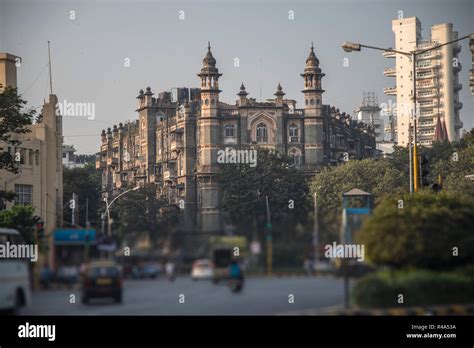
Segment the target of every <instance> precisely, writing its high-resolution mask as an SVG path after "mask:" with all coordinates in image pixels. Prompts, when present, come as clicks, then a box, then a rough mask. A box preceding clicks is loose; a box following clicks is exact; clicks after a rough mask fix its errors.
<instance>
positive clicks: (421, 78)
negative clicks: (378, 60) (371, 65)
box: [383, 17, 463, 146]
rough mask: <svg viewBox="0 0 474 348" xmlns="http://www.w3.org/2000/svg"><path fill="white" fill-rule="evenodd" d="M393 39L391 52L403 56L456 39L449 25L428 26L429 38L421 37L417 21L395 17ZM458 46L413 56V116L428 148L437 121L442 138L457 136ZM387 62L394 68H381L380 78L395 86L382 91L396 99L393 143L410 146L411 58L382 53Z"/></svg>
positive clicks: (411, 105) (421, 140)
mask: <svg viewBox="0 0 474 348" xmlns="http://www.w3.org/2000/svg"><path fill="white" fill-rule="evenodd" d="M392 31H393V33H394V35H395V45H394V49H395V50H398V51H402V52H415V51H421V50H425V49H429V48H430V47H434V46H436V45H438V44H442V43H445V42H448V41H451V40H454V39H456V38H457V37H458V33H457V32H456V31H454V30H453V25H452V24H451V23H443V24H436V25H433V26H432V27H431V33H430V34H431V35H430V38H429V39H423V38H422V37H421V22H420V20H419V19H418V18H417V17H410V18H404V19H395V20H393V21H392ZM460 51H461V46H460V45H459V44H458V43H454V44H451V45H446V46H443V47H440V48H437V49H433V50H429V51H427V52H425V53H422V54H420V55H418V56H417V58H416V83H417V84H416V93H417V94H416V96H417V115H418V129H417V135H418V141H419V143H420V144H421V145H425V146H430V145H431V143H432V142H433V141H434V140H435V138H436V125H437V124H438V119H440V124H442V125H443V127H444V128H445V133H446V134H447V140H449V141H455V140H458V139H459V137H460V129H461V128H462V125H463V123H462V122H461V119H460V116H459V111H460V110H461V109H462V106H463V105H462V103H461V102H460V101H459V91H460V90H461V88H462V85H461V84H460V83H459V72H460V71H461V63H460V62H459V59H458V54H459V52H460ZM383 54H384V56H385V57H386V58H394V59H395V66H394V67H390V68H385V69H384V75H385V76H387V77H395V85H394V86H392V87H387V88H384V93H385V94H387V95H389V96H394V97H396V103H397V106H396V115H397V127H396V129H397V139H398V145H400V146H406V145H407V144H408V142H409V136H410V135H409V130H410V125H412V124H413V90H414V83H413V76H412V75H413V72H412V70H413V63H412V61H411V58H410V57H408V56H405V55H402V54H398V53H394V52H388V51H386V52H384V53H383Z"/></svg>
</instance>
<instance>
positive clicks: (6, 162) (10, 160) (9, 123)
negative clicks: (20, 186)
mask: <svg viewBox="0 0 474 348" xmlns="http://www.w3.org/2000/svg"><path fill="white" fill-rule="evenodd" d="M25 104H26V101H24V100H23V99H21V96H20V95H18V91H17V89H16V88H12V87H9V86H8V87H6V88H5V89H4V90H3V92H2V93H0V142H3V143H5V144H6V145H7V146H11V147H13V148H14V147H15V146H19V145H20V144H21V142H20V141H19V140H17V139H14V137H12V135H13V134H21V133H28V132H30V130H29V129H28V126H29V125H30V124H31V123H32V122H33V117H34V115H35V113H36V112H35V111H34V110H29V111H26V112H25V111H23V110H22V109H23V107H24V105H25ZM19 163H20V162H19V161H18V158H17V156H16V155H15V154H14V153H11V152H10V151H2V152H0V170H2V169H3V170H6V171H9V172H12V173H14V174H17V173H18V172H19ZM14 198H15V193H14V192H8V191H5V190H1V189H0V209H4V204H5V201H12V200H13V199H14Z"/></svg>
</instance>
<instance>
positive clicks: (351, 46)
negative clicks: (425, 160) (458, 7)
mask: <svg viewBox="0 0 474 348" xmlns="http://www.w3.org/2000/svg"><path fill="white" fill-rule="evenodd" d="M468 38H471V40H472V39H473V38H474V34H470V35H466V36H463V37H461V38H458V39H456V40H452V41H448V42H445V43H443V44H439V45H436V46H433V47H431V48H426V49H423V50H416V49H415V50H414V51H411V52H403V51H398V50H394V49H391V48H381V47H376V46H368V45H363V44H359V43H354V42H348V41H344V42H343V43H342V49H343V50H344V51H346V52H352V51H357V52H359V51H361V49H362V47H363V48H369V49H373V50H378V51H384V52H394V53H398V54H402V55H404V56H406V57H408V58H410V59H411V61H412V76H413V154H410V155H409V156H410V161H411V160H412V157H411V156H413V160H412V161H411V162H412V165H413V170H411V169H412V167H411V165H410V192H412V190H414V191H415V192H417V191H418V188H419V184H420V183H419V180H420V179H419V168H418V157H417V142H418V139H417V129H416V126H417V125H416V121H417V108H416V102H417V101H416V57H417V56H418V55H420V54H423V53H426V52H429V51H432V50H435V49H438V48H440V47H443V46H446V45H449V44H452V43H455V42H458V41H461V40H464V39H468ZM408 142H409V145H408V146H409V149H410V152H411V147H412V145H411V138H410V139H409V141H408ZM411 173H413V174H411ZM412 175H413V179H412ZM412 183H413V187H412Z"/></svg>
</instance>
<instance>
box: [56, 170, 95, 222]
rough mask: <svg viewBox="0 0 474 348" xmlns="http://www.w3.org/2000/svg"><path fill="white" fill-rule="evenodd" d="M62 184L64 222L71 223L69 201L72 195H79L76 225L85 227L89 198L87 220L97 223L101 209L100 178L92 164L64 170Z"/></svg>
mask: <svg viewBox="0 0 474 348" xmlns="http://www.w3.org/2000/svg"><path fill="white" fill-rule="evenodd" d="M63 183H64V187H63V197H64V203H65V209H64V211H63V218H64V221H66V222H69V221H71V213H72V212H71V209H70V208H69V201H70V200H71V199H72V194H73V193H76V194H78V195H79V221H78V222H76V224H78V225H80V226H86V205H87V204H86V202H87V198H89V220H90V221H92V222H93V221H96V222H98V220H99V219H98V211H99V208H100V207H101V200H100V196H101V195H100V190H101V177H100V172H98V171H97V170H96V169H95V168H94V164H92V163H89V164H87V165H86V166H85V167H84V168H73V169H68V168H64V172H63Z"/></svg>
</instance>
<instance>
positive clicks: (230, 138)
mask: <svg viewBox="0 0 474 348" xmlns="http://www.w3.org/2000/svg"><path fill="white" fill-rule="evenodd" d="M235 138H236V134H235V126H234V125H233V124H226V125H225V126H224V142H225V143H233V142H235V140H236V139H235Z"/></svg>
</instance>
